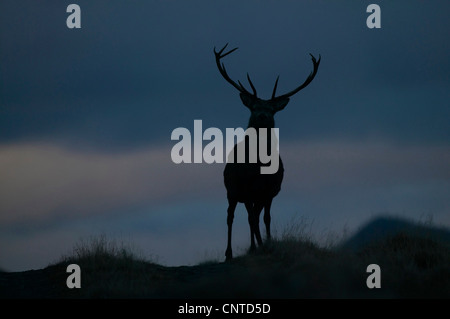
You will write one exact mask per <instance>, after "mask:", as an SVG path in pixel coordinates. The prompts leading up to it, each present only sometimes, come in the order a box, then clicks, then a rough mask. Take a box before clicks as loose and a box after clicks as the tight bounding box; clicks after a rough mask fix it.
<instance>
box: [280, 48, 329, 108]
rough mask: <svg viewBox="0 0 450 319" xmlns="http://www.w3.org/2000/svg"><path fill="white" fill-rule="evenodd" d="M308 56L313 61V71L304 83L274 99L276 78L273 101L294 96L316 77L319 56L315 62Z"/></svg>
mask: <svg viewBox="0 0 450 319" xmlns="http://www.w3.org/2000/svg"><path fill="white" fill-rule="evenodd" d="M309 55H310V56H311V58H312V61H313V64H314V70H313V71H312V72H311V73H310V74H309V76H308V78H307V79H306V81H305V82H304V83H303V84H302V85H300V86H299V87H298V88H296V89H294V90H292V91H290V92H288V93H286V94H283V95H280V96H277V97H275V93H276V91H277V85H278V78H279V77H277V80H276V81H275V86H274V88H273V93H272V100H275V99H280V100H281V99H286V98H289V97H290V96H292V95H294V94H295V93H297V92H298V91H300V90H301V89H304V88H305V87H306V86H307V85H308V84H309V83H311V81H312V80H313V79H314V77H315V76H316V73H317V70H318V69H319V64H320V58H321V57H320V54H319V60H316V58H315V57H314V56H313V55H312V54H311V53H310V54H309Z"/></svg>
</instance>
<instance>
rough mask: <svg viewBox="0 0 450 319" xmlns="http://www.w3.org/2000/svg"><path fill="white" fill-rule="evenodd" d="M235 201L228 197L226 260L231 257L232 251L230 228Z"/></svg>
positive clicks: (231, 226)
mask: <svg viewBox="0 0 450 319" xmlns="http://www.w3.org/2000/svg"><path fill="white" fill-rule="evenodd" d="M236 205H237V201H235V200H230V199H228V210H227V213H228V214H227V225H228V244H227V250H226V251H225V258H226V260H230V259H232V258H233V251H232V249H231V230H232V228H233V219H234V211H235V209H236Z"/></svg>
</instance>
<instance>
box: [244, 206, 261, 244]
mask: <svg viewBox="0 0 450 319" xmlns="http://www.w3.org/2000/svg"><path fill="white" fill-rule="evenodd" d="M245 207H246V208H247V212H248V223H249V225H250V250H255V249H256V244H255V239H256V241H257V242H258V245H259V246H261V245H262V238H261V232H260V230H259V215H260V214H261V211H262V209H263V205H262V204H259V203H252V202H246V203H245Z"/></svg>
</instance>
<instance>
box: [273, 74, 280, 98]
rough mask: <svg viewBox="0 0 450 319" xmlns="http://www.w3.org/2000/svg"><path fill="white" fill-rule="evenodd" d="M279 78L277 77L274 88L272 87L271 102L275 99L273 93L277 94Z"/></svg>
mask: <svg viewBox="0 0 450 319" xmlns="http://www.w3.org/2000/svg"><path fill="white" fill-rule="evenodd" d="M279 78H280V76H277V80H276V81H275V86H274V87H273V93H272V100H273V99H274V98H275V93H276V92H277V86H278V79H279Z"/></svg>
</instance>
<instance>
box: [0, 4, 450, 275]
mask: <svg viewBox="0 0 450 319" xmlns="http://www.w3.org/2000/svg"><path fill="white" fill-rule="evenodd" d="M72 2H74V1H58V2H56V1H50V0H47V1H31V0H30V1H23V0H18V1H13V0H4V1H1V2H0V242H1V244H0V266H3V267H6V268H8V269H13V270H14V269H28V268H30V267H42V266H45V265H46V262H47V263H48V262H49V259H51V258H57V257H58V256H59V255H61V252H62V251H63V252H66V251H67V250H69V249H70V247H71V245H72V244H73V243H74V242H75V241H76V239H78V238H79V237H88V236H90V235H96V234H97V233H99V232H103V233H107V234H113V235H114V234H115V235H117V233H120V234H125V236H127V237H129V238H130V240H131V241H132V242H134V243H137V245H138V246H141V247H143V250H144V251H145V252H146V253H147V252H155V253H157V254H159V255H161V256H162V261H165V262H167V263H168V264H183V263H188V262H196V261H198V258H197V257H202V256H198V255H195V254H198V252H199V251H200V252H203V250H202V249H205V250H213V251H219V252H220V253H219V255H220V257H222V254H223V252H222V248H224V247H223V246H224V245H223V244H224V243H225V227H226V225H225V216H226V197H225V190H224V187H223V182H222V170H223V167H222V166H220V165H219V166H218V164H217V165H211V166H208V165H206V164H205V165H197V166H185V165H181V166H177V165H175V164H173V163H172V162H171V161H170V148H171V147H172V146H173V144H174V142H173V141H171V140H170V136H171V132H172V130H174V129H175V128H177V127H187V128H189V129H192V127H193V123H194V120H195V119H201V120H203V127H204V128H206V127H218V128H220V129H225V128H227V127H245V126H246V124H247V122H248V117H249V112H248V110H247V109H246V108H245V107H244V106H243V105H242V103H241V101H240V99H239V95H238V92H237V91H236V90H235V89H234V88H233V87H231V86H230V85H229V84H228V83H227V82H226V81H225V80H224V79H223V78H222V77H221V76H220V74H219V72H218V70H217V68H216V65H215V60H214V54H213V48H214V46H216V47H218V48H221V47H222V46H223V45H225V43H227V42H229V43H230V44H229V46H230V48H232V47H239V50H237V51H236V52H234V53H233V54H232V55H229V56H227V57H226V58H225V59H224V62H225V65H226V67H227V70H228V73H229V75H230V76H231V77H232V78H233V79H234V80H235V81H237V80H241V81H242V82H243V83H245V84H246V81H245V77H246V73H247V72H249V73H250V75H251V77H252V80H253V82H254V84H255V85H256V88H257V90H258V93H259V95H260V96H262V97H265V98H269V97H270V94H271V92H272V88H273V85H274V82H275V79H276V77H277V76H278V75H280V81H279V85H278V92H279V93H285V92H287V91H289V90H291V89H293V88H294V87H296V86H298V85H299V84H301V83H302V82H303V81H304V80H305V79H306V77H307V75H308V74H309V73H310V72H311V70H312V63H311V58H310V56H309V53H312V54H314V55H315V56H318V55H319V54H320V55H321V56H322V62H321V64H320V68H319V71H318V73H317V76H316V78H315V79H314V81H313V82H312V83H311V84H310V85H309V86H308V87H307V88H305V89H304V90H303V91H301V92H299V93H298V94H297V95H295V96H294V97H292V98H291V101H290V103H289V105H288V106H287V107H286V108H285V110H283V111H282V112H279V113H277V115H276V126H277V127H279V128H280V151H281V155H282V157H283V161H284V162H285V168H286V178H285V182H284V184H283V189H282V192H281V193H280V195H279V197H277V198H276V199H275V201H274V216H273V220H274V222H275V223H278V224H279V225H282V224H283V223H284V222H286V221H287V220H289V218H291V217H292V216H293V215H297V214H300V215H301V216H306V217H307V218H309V219H310V220H315V221H316V222H317V224H319V225H320V227H322V226H323V227H325V228H329V229H334V230H336V229H339V228H340V227H342V226H343V225H348V226H349V227H351V229H355V227H357V226H358V225H361V223H363V222H365V221H367V219H368V218H369V217H370V216H374V215H376V214H378V213H394V214H400V215H402V216H405V217H410V218H420V216H423V215H424V214H431V215H433V216H434V218H435V221H436V222H437V223H438V224H442V225H446V226H450V217H449V216H450V213H449V209H450V193H449V189H450V175H449V172H450V166H449V163H450V144H449V142H450V126H449V124H448V123H449V119H450V103H449V101H450V90H449V88H450V59H449V57H450V41H449V39H450V20H449V19H448V12H449V11H450V2H449V1H448V0H442V1H441V0H433V1H428V2H426V1H419V0H417V1H395V2H392V1H350V0H349V1H269V0H264V1H261V0H251V1H206V0H201V1H200V0H198V1H123V0H121V1H81V0H80V1H75V3H77V4H78V5H80V7H81V25H82V28H81V29H76V30H75V29H74V30H72V29H68V28H67V27H66V18H67V16H68V13H66V8H67V6H68V5H69V4H70V3H72ZM373 2H375V3H377V4H378V5H380V7H381V26H382V28H381V29H368V28H367V26H366V18H367V16H368V13H366V8H367V6H368V5H369V4H370V3H373ZM206 198H207V200H205V199H206ZM237 214H238V215H239V216H241V217H242V216H244V217H245V212H244V210H243V209H242V210H241V211H238V213H237ZM190 216H194V217H195V218H190ZM244 217H243V218H244ZM237 224H239V226H236V227H237V228H236V229H237V230H236V233H237V238H241V241H238V242H239V243H240V244H241V246H242V247H246V245H248V229H247V228H248V226H247V225H246V219H245V218H244V219H243V220H240V221H237ZM144 226H145V227H144ZM239 227H241V228H239ZM19 230H20V231H19ZM319 230H320V229H319ZM239 236H240V237H239ZM205 238H208V240H207V241H206V242H207V243H208V244H207V245H206V244H205ZM180 242H182V243H184V244H185V245H184V246H183V249H180ZM149 243H150V244H149ZM203 244H204V245H206V246H202V245H203ZM41 245H44V246H45V247H48V249H46V250H40V249H39V248H38V247H40V246H41ZM199 245H200V246H199ZM30 251H39V253H36V254H34V255H33V256H34V257H30V254H29V252H30ZM200 254H201V253H200Z"/></svg>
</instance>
